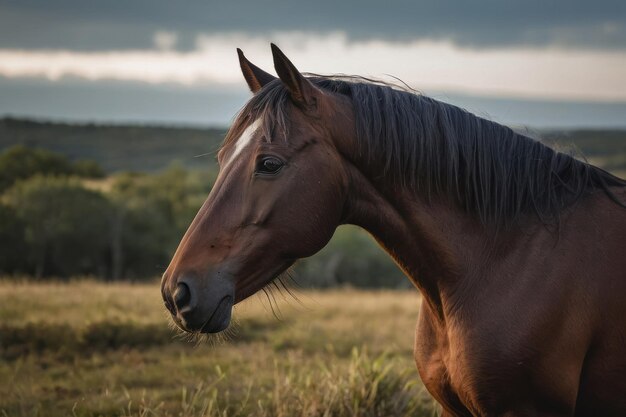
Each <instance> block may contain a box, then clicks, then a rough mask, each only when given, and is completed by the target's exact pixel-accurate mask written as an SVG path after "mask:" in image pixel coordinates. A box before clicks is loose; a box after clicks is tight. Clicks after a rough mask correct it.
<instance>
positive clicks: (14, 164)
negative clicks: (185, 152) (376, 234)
mask: <svg viewBox="0 0 626 417" xmlns="http://www.w3.org/2000/svg"><path fill="white" fill-rule="evenodd" d="M215 177H216V172H215V170H214V169H209V170H206V171H199V170H186V169H184V168H183V167H182V166H180V165H171V166H170V167H169V168H167V169H165V170H163V171H160V172H158V173H153V174H147V173H138V172H118V173H115V174H111V175H106V174H105V173H104V171H103V170H102V169H101V167H100V166H99V165H98V164H97V163H96V162H94V161H87V160H79V161H70V160H69V159H68V158H67V157H66V156H64V155H62V154H58V153H54V152H51V151H47V150H42V149H36V148H29V147H25V146H21V145H16V146H13V147H11V148H8V149H6V150H4V151H3V152H2V153H0V247H1V248H2V251H1V252H0V273H1V274H3V275H21V276H32V277H34V278H37V279H47V278H55V279H64V278H70V277H74V276H94V277H97V278H99V279H103V280H119V279H134V280H136V279H146V278H153V277H156V276H159V275H161V274H162V273H163V271H164V270H165V268H166V267H167V265H168V263H169V261H170V258H171V256H172V254H173V252H174V250H175V249H176V247H177V245H178V242H179V241H180V238H181V237H182V235H183V234H184V232H185V231H186V229H187V227H188V225H189V224H190V223H191V220H192V219H193V217H194V216H195V214H196V212H197V210H198V209H199V207H200V206H201V205H202V202H203V201H204V200H205V198H206V196H207V195H208V193H209V192H210V190H211V186H212V184H213V182H214V180H215ZM293 275H294V276H295V279H296V281H297V282H298V283H299V284H300V285H303V286H306V287H308V286H316V287H329V286H335V285H341V284H352V285H356V286H364V287H379V286H383V287H397V286H402V285H406V284H407V283H408V281H406V279H405V278H403V276H402V274H401V273H400V272H399V271H398V269H397V268H396V267H395V266H394V265H393V263H392V262H391V261H390V260H389V259H388V257H387V256H386V255H385V254H384V253H383V252H382V251H381V250H380V249H379V248H378V247H377V245H376V244H375V243H374V242H373V241H372V239H371V238H370V237H369V236H367V235H366V234H365V233H364V232H363V231H360V230H358V229H356V228H353V227H344V228H340V229H338V231H337V233H336V234H335V237H334V238H333V240H332V241H331V242H330V244H329V245H328V246H327V247H326V248H325V249H324V250H322V251H321V252H320V253H319V254H318V255H316V256H314V257H312V258H309V259H307V260H304V261H302V262H300V263H299V264H298V265H297V267H296V268H295V272H294V274H293Z"/></svg>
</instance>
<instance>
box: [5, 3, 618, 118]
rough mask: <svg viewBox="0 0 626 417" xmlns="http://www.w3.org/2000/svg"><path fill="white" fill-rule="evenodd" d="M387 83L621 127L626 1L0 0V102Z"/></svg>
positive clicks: (196, 99)
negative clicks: (273, 75) (277, 59)
mask: <svg viewBox="0 0 626 417" xmlns="http://www.w3.org/2000/svg"><path fill="white" fill-rule="evenodd" d="M270 42H274V43H276V44H278V45H279V46H280V47H281V49H282V50H283V51H284V52H285V53H286V54H287V56H289V57H290V59H291V60H292V61H293V62H294V63H295V65H296V66H297V67H298V68H299V69H300V70H301V71H307V72H314V73H319V74H335V73H342V74H357V75H364V76H367V77H374V78H380V79H384V80H391V81H393V80H394V79H395V78H399V79H401V80H402V81H404V82H405V83H407V84H408V85H410V86H411V87H413V88H414V89H416V90H418V91H421V92H422V93H424V94H427V95H430V96H433V97H435V98H437V99H440V100H443V101H447V102H450V103H452V104H456V105H459V106H462V107H464V108H467V109H468V110H470V111H472V112H475V113H477V114H479V115H481V116H483V117H487V118H490V119H492V120H495V121H498V122H501V123H505V124H509V125H516V126H527V127H530V128H535V127H536V128H542V127H626V2H625V1H623V0H621V1H604V0H602V1H594V2H589V1H581V0H542V1H535V0H526V1H513V0H482V1H471V2H469V1H466V0H412V1H409V0H386V1H373V0H359V1H356V0H348V1H337V0H332V1H331V0H317V1H315V2H311V1H307V2H299V1H289V0H269V1H260V0H256V1H252V0H245V1H244V0H230V1H228V2H213V1H207V0H187V1H184V2H172V1H168V0H126V1H117V0H109V1H101V0H55V1H49V0H48V1H42V0H19V1H17V0H13V1H8V0H0V115H12V116H18V117H20V116H27V117H35V118H41V119H53V120H64V121H96V122H115V123H127V122H132V123H156V124H179V125H186V124H189V125H200V126H205V125H220V126H225V125H228V124H229V123H230V122H231V120H232V118H233V116H234V114H235V113H236V111H237V110H238V109H239V108H240V107H241V106H242V105H243V104H244V103H245V101H246V100H247V99H248V98H249V96H250V94H249V93H248V91H247V87H246V84H245V82H244V80H243V78H242V76H241V73H240V71H239V68H238V61H237V54H236V52H235V49H236V48H237V47H239V48H241V49H243V50H244V52H245V53H246V56H248V58H249V59H250V60H251V61H253V62H254V63H256V64H257V65H258V66H260V67H262V68H264V69H266V71H268V72H273V68H272V59H271V53H270V47H269V44H270Z"/></svg>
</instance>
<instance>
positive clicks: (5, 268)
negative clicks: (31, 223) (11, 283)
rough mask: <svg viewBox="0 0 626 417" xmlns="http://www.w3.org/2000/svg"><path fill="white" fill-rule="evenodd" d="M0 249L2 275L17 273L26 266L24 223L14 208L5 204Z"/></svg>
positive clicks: (1, 206) (0, 223) (0, 208)
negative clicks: (24, 258)
mask: <svg viewBox="0 0 626 417" xmlns="http://www.w3.org/2000/svg"><path fill="white" fill-rule="evenodd" d="M0 248H2V250H1V251H0V273H2V274H10V273H15V272H17V271H19V270H20V269H21V268H22V267H24V266H25V265H24V261H23V256H24V253H25V252H26V243H25V241H24V223H23V222H22V221H21V220H20V218H19V216H18V215H17V212H16V211H15V210H14V209H13V208H11V207H8V206H5V205H4V204H0Z"/></svg>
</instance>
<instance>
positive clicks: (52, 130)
mask: <svg viewBox="0 0 626 417" xmlns="http://www.w3.org/2000/svg"><path fill="white" fill-rule="evenodd" d="M225 133H226V129H225V128H222V129H219V128H212V129H211V128H205V129H202V128H191V127H158V126H141V125H98V124H66V123H52V122H41V121H33V120H23V119H14V118H4V119H0V150H2V149H4V148H7V147H10V146H13V145H15V144H23V145H26V146H31V147H41V148H45V149H49V150H52V151H56V152H61V153H63V154H65V155H67V156H68V157H69V158H70V159H72V160H76V159H93V160H95V161H97V162H98V163H100V164H101V165H102V167H103V168H104V169H105V170H106V171H108V172H115V171H121V170H132V171H148V172H150V171H158V170H161V169H163V168H165V167H167V166H168V165H169V164H171V163H172V161H178V162H179V163H181V164H182V165H183V166H185V167H186V168H190V169H199V168H200V169H207V168H209V167H213V166H214V164H215V151H216V150H217V149H218V148H219V146H220V144H221V142H222V140H223V138H224V134H225ZM538 133H539V135H540V136H541V137H542V140H544V141H545V142H547V143H549V144H551V145H556V146H557V148H560V149H563V148H572V147H573V148H574V149H576V150H578V151H579V152H581V153H582V154H583V155H584V156H585V157H587V158H588V159H589V160H590V161H591V162H592V163H594V164H596V165H599V166H601V167H603V168H605V169H608V170H610V171H612V172H615V173H617V174H618V175H621V176H622V177H624V176H625V175H626V130H566V131H564V130H544V131H539V132H538Z"/></svg>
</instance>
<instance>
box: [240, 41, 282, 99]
mask: <svg viewBox="0 0 626 417" xmlns="http://www.w3.org/2000/svg"><path fill="white" fill-rule="evenodd" d="M237 55H239V66H240V67H241V72H242V73H243V78H245V79H246V82H247V83H248V87H250V91H252V92H253V93H256V92H257V91H259V90H260V89H261V88H263V86H264V85H265V84H267V83H269V82H270V81H273V80H275V79H276V77H274V76H273V75H271V74H268V73H267V72H265V71H263V70H262V69H261V68H259V67H257V66H256V65H254V64H253V63H252V62H250V61H248V58H246V56H245V55H244V54H243V51H242V50H241V49H239V48H237Z"/></svg>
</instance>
